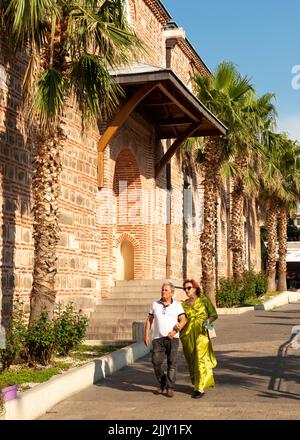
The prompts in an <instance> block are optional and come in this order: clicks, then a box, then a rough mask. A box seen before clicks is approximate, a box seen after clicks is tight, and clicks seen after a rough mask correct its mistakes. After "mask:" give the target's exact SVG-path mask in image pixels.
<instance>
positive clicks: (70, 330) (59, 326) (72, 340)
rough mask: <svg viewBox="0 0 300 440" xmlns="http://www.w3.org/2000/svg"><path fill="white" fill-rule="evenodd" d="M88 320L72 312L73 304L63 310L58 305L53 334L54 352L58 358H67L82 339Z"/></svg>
mask: <svg viewBox="0 0 300 440" xmlns="http://www.w3.org/2000/svg"><path fill="white" fill-rule="evenodd" d="M87 326H88V318H87V317H86V316H84V315H82V314H81V313H80V312H76V311H75V310H74V305H73V303H69V304H67V305H66V307H65V309H64V310H63V309H62V308H61V306H60V305H59V307H58V310H57V312H56V317H55V324H54V332H55V342H56V350H57V353H58V354H59V355H60V356H67V355H68V354H69V353H70V351H71V350H73V349H75V348H76V347H78V345H79V344H80V343H81V342H82V340H83V339H84V336H85V333H86V329H87Z"/></svg>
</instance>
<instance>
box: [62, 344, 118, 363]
mask: <svg viewBox="0 0 300 440" xmlns="http://www.w3.org/2000/svg"><path fill="white" fill-rule="evenodd" d="M122 347H126V345H118V346H116V345H84V344H81V345H79V347H78V348H77V349H76V350H73V351H71V353H70V356H71V357H72V358H74V359H78V360H81V361H85V360H86V361H89V360H91V359H94V358H98V357H101V356H104V355H106V354H109V353H112V352H113V351H116V350H119V348H122Z"/></svg>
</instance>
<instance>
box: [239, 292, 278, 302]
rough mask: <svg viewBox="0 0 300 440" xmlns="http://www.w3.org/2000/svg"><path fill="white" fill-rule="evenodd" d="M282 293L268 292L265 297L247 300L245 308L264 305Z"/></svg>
mask: <svg viewBox="0 0 300 440" xmlns="http://www.w3.org/2000/svg"><path fill="white" fill-rule="evenodd" d="M280 293H282V292H277V291H275V292H266V293H265V294H264V295H262V296H259V297H256V296H255V297H251V298H248V299H246V300H245V302H244V304H243V306H256V305H258V304H263V303H265V302H266V301H268V300H269V299H271V298H273V297H274V296H277V295H279V294H280Z"/></svg>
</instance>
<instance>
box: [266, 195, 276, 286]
mask: <svg viewBox="0 0 300 440" xmlns="http://www.w3.org/2000/svg"><path fill="white" fill-rule="evenodd" d="M267 229H268V290H269V291H270V292H274V291H275V290H276V283H275V277H276V242H277V204H276V201H275V200H274V199H272V200H271V201H270V207H269V211H268V220H267Z"/></svg>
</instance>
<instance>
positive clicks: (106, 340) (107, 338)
mask: <svg viewBox="0 0 300 440" xmlns="http://www.w3.org/2000/svg"><path fill="white" fill-rule="evenodd" d="M93 339H94V340H98V341H99V340H100V341H102V344H103V345H114V344H112V343H111V341H115V344H118V345H119V344H120V342H121V341H126V343H127V342H129V343H132V335H128V334H124V333H113V334H105V335H103V334H99V333H91V334H90V335H88V336H87V340H89V341H90V340H93Z"/></svg>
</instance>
